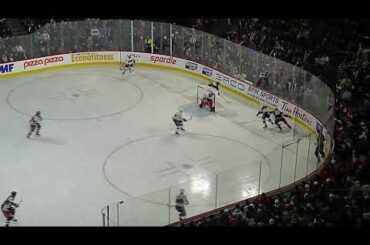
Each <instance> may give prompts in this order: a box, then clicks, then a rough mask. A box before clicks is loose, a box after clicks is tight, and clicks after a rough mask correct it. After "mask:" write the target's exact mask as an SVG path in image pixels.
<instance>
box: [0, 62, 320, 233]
mask: <svg viewBox="0 0 370 245" xmlns="http://www.w3.org/2000/svg"><path fill="white" fill-rule="evenodd" d="M198 83H204V81H201V80H199V79H197V78H194V77H191V76H187V75H184V74H181V73H178V72H175V71H167V70H160V69H158V68H150V69H149V68H141V69H140V68H138V69H136V70H135V71H134V72H133V73H132V74H130V73H126V74H125V75H124V76H122V75H121V73H120V71H119V69H118V67H116V66H91V67H82V68H81V67H79V68H69V69H65V70H57V71H47V72H43V73H37V74H32V75H25V76H19V77H15V78H9V79H3V80H0V101H1V102H0V114H1V118H2V120H1V121H0V123H1V127H0V135H1V137H0V147H1V154H0V169H1V171H0V186H1V187H0V198H1V199H2V200H1V201H3V200H5V198H6V197H7V196H8V195H9V193H10V192H11V191H13V190H15V191H17V192H18V197H17V200H18V201H19V200H20V198H22V199H23V202H22V204H21V206H20V207H19V208H18V209H17V213H16V217H17V218H18V224H12V225H21V226H101V225H102V216H101V213H100V211H101V209H102V208H103V207H104V206H105V205H107V204H109V203H112V205H111V206H110V208H111V214H110V215H111V217H110V219H111V220H112V223H113V224H116V223H118V222H119V223H120V225H165V224H167V223H168V222H169V221H170V222H174V221H177V219H178V217H177V213H176V211H175V209H174V208H173V207H171V206H170V207H168V206H167V204H168V203H170V204H174V198H175V195H176V194H177V193H178V191H179V189H180V188H184V189H185V191H186V194H187V195H188V198H189V201H190V205H189V207H187V211H188V216H191V215H195V214H199V213H201V212H205V211H207V210H210V209H212V208H215V207H216V206H217V207H219V206H222V205H225V204H228V203H232V202H235V201H238V200H241V199H243V198H247V197H250V196H253V195H256V194H258V191H259V192H260V193H261V192H266V191H270V190H272V189H276V188H277V187H278V186H279V184H280V185H281V186H284V185H286V184H289V183H291V182H292V181H293V178H294V173H296V179H299V178H301V177H303V176H304V175H305V174H306V173H309V172H311V171H312V170H314V169H315V168H316V159H315V157H314V155H313V150H314V147H313V144H312V143H313V142H312V141H313V140H312V139H310V138H309V137H304V138H303V139H302V140H301V142H300V144H299V145H298V152H299V153H298V157H297V163H298V164H297V169H295V159H296V157H295V156H296V154H295V152H297V144H293V145H292V146H290V147H287V148H285V149H284V150H283V153H282V148H281V144H282V143H285V142H288V141H292V139H293V137H294V138H296V137H301V136H302V135H304V134H307V132H304V131H303V130H302V129H300V128H299V127H298V126H296V127H295V129H294V130H288V129H284V130H283V132H279V130H278V129H277V128H275V127H273V126H272V125H270V124H268V125H269V128H268V129H263V128H262V127H263V125H262V122H261V119H260V118H257V117H256V112H257V105H253V104H251V103H249V102H247V101H244V100H243V99H240V98H236V97H235V96H233V95H230V94H228V93H227V92H224V91H222V90H221V95H222V97H220V96H218V97H217V98H216V113H211V112H209V111H207V110H204V109H199V108H198V106H197V105H196V91H195V88H196V84H198ZM179 109H183V110H184V113H185V117H190V115H192V119H191V120H190V121H188V122H186V123H185V129H186V131H185V132H182V134H181V135H180V136H176V135H174V131H175V127H174V125H173V122H172V120H171V117H172V115H173V114H174V113H175V112H176V111H178V110H179ZM37 110H39V111H41V112H42V116H43V117H44V118H45V120H43V121H42V128H41V132H40V133H41V135H42V136H41V137H37V138H36V137H33V138H32V139H27V138H26V134H27V131H28V120H29V119H30V117H31V115H32V114H33V113H34V112H35V111H37ZM289 122H290V123H291V125H293V123H292V122H291V121H289ZM283 127H284V126H283ZM293 132H294V133H293ZM293 134H294V135H293ZM309 139H310V140H311V142H309ZM282 154H283V157H281V156H282ZM307 159H308V161H307ZM281 162H282V163H283V164H282V165H283V168H282V180H281V183H279V179H280V165H281ZM260 167H261V172H260ZM307 167H308V168H307ZM259 179H261V183H259ZM216 192H217V193H216ZM121 200H123V201H124V203H123V204H121V205H120V207H119V211H120V213H119V218H116V216H117V214H116V213H115V212H116V211H115V209H113V208H112V207H115V204H116V203H117V202H118V201H121ZM1 216H2V215H1ZM117 219H118V220H117ZM1 221H2V222H3V221H4V217H1Z"/></svg>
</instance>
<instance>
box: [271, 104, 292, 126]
mask: <svg viewBox="0 0 370 245" xmlns="http://www.w3.org/2000/svg"><path fill="white" fill-rule="evenodd" d="M274 116H275V124H276V126H278V128H279V129H280V131H281V130H282V128H281V126H280V123H281V122H283V123H284V124H285V125H286V126H287V127H288V128H292V127H291V126H290V125H289V123H288V122H287V121H286V120H285V118H284V117H289V116H288V115H285V114H283V113H282V112H281V111H279V110H278V109H277V108H276V109H275V110H274Z"/></svg>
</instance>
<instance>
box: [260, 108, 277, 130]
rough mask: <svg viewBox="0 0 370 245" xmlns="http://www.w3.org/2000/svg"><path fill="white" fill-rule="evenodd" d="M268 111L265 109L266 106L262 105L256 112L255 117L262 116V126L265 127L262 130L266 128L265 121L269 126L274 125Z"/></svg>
mask: <svg viewBox="0 0 370 245" xmlns="http://www.w3.org/2000/svg"><path fill="white" fill-rule="evenodd" d="M270 113H271V112H270V111H269V109H268V107H267V105H265V104H263V105H262V107H261V109H260V110H259V111H258V113H257V115H256V116H257V117H258V116H259V114H262V122H263V124H264V125H265V126H264V127H263V128H267V123H266V119H267V120H269V122H270V123H271V124H274V123H273V122H272V120H271V117H270Z"/></svg>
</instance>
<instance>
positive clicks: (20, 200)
mask: <svg viewBox="0 0 370 245" xmlns="http://www.w3.org/2000/svg"><path fill="white" fill-rule="evenodd" d="M22 202H23V198H22V197H21V200H20V201H19V203H18V204H17V205H18V206H19V205H21V203H22Z"/></svg>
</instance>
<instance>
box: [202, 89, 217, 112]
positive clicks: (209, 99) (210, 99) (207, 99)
mask: <svg viewBox="0 0 370 245" xmlns="http://www.w3.org/2000/svg"><path fill="white" fill-rule="evenodd" d="M214 96H215V94H214V93H212V92H209V93H208V94H207V96H204V97H203V98H202V102H201V103H200V105H199V107H200V108H203V107H205V106H206V105H207V106H208V107H209V108H210V111H211V112H214V111H215V105H214V103H213V101H214V100H213V99H214Z"/></svg>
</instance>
